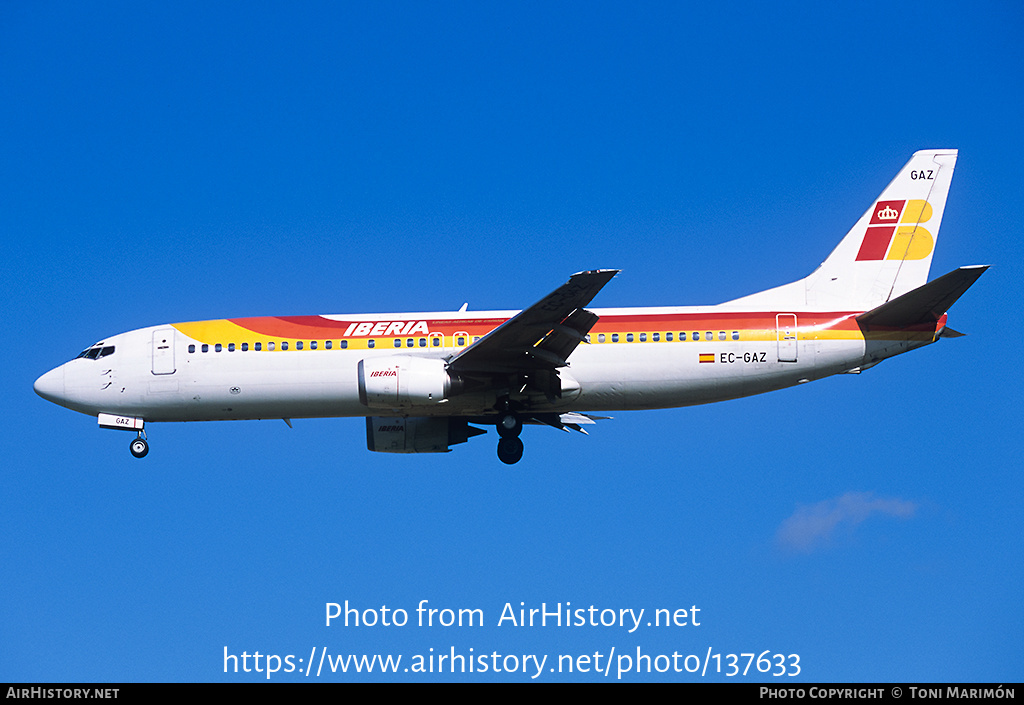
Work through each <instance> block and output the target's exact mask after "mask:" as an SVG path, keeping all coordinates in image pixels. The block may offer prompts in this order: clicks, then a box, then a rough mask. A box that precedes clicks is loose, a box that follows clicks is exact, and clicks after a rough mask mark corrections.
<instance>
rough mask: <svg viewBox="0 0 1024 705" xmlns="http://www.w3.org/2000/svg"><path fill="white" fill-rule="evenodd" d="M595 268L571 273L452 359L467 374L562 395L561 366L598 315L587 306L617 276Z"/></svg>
mask: <svg viewBox="0 0 1024 705" xmlns="http://www.w3.org/2000/svg"><path fill="white" fill-rule="evenodd" d="M618 272H619V270H617V269H596V270H593V271H589V272H579V273H578V274H573V275H572V276H571V277H570V278H569V281H567V282H566V283H565V284H563V285H562V286H560V287H558V288H557V289H555V290H554V291H552V292H551V293H550V294H548V295H547V296H545V297H544V298H543V299H541V300H540V301H538V302H537V303H535V304H534V305H533V306H530V307H529V308H527V309H525V310H523V311H520V312H519V313H518V314H516V315H515V316H513V317H512V318H510V319H508V320H507V321H505V322H504V323H502V324H501V325H500V326H498V327H497V328H495V329H494V330H492V331H491V332H490V333H488V334H487V335H485V336H484V337H483V338H481V339H480V340H478V341H477V342H475V343H473V344H472V345H470V346H469V347H468V348H466V349H465V350H463V351H462V352H460V353H459V354H458V355H456V356H455V357H453V358H452V359H451V360H450V361H449V362H448V369H449V371H450V372H454V373H456V374H459V375H461V376H463V377H467V378H474V379H478V380H481V381H483V380H490V381H491V382H492V383H493V380H494V378H496V377H521V378H522V379H521V380H520V381H519V382H520V383H521V384H522V385H524V386H532V387H534V388H535V389H537V390H538V391H541V392H544V393H545V394H546V395H548V397H549V398H553V397H555V396H560V390H561V387H560V383H559V381H558V372H557V370H558V368H560V367H565V366H567V365H568V364H569V363H568V358H569V355H570V354H572V351H573V350H575V349H576V346H577V345H579V344H580V343H581V342H583V340H584V339H585V338H586V335H587V333H588V332H589V331H590V329H591V328H592V327H593V326H594V324H595V323H597V319H598V316H597V315H596V314H593V313H591V312H590V311H587V310H586V309H584V308H583V307H584V306H586V305H587V304H589V303H590V302H591V300H593V298H594V297H595V296H596V295H597V292H599V291H600V290H601V288H602V287H603V286H604V285H605V284H607V283H608V282H609V281H610V280H611V278H612V277H614V276H615V275H616V274H618Z"/></svg>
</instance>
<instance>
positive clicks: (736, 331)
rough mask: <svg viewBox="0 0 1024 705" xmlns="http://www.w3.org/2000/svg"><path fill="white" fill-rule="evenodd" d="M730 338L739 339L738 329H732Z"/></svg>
mask: <svg viewBox="0 0 1024 705" xmlns="http://www.w3.org/2000/svg"><path fill="white" fill-rule="evenodd" d="M732 339H733V340H739V339H740V332H739V331H738V330H734V331H733V332H732Z"/></svg>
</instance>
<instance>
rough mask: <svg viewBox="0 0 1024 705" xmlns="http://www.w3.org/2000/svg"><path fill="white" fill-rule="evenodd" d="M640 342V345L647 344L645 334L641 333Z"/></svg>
mask: <svg viewBox="0 0 1024 705" xmlns="http://www.w3.org/2000/svg"><path fill="white" fill-rule="evenodd" d="M640 342H641V343H646V342H647V334H646V333H641V334H640Z"/></svg>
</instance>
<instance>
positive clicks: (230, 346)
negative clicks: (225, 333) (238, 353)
mask: <svg viewBox="0 0 1024 705" xmlns="http://www.w3.org/2000/svg"><path fill="white" fill-rule="evenodd" d="M234 351H235V344H234V343H228V352H234Z"/></svg>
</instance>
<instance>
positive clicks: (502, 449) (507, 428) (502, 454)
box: [495, 402, 523, 465]
mask: <svg viewBox="0 0 1024 705" xmlns="http://www.w3.org/2000/svg"><path fill="white" fill-rule="evenodd" d="M495 426H496V427H497V429H498V435H499V436H501V439H500V440H499V441H498V460H500V461H501V462H503V463H505V464H506V465H515V464H516V463H518V462H519V461H520V460H521V459H522V457H523V441H522V439H520V438H519V434H520V433H522V431H523V422H522V420H521V419H520V418H519V417H518V416H517V415H516V413H515V412H514V411H512V410H511V409H510V408H509V404H508V402H505V403H504V404H503V405H502V406H501V408H500V410H499V411H498V421H497V423H496V424H495Z"/></svg>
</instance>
